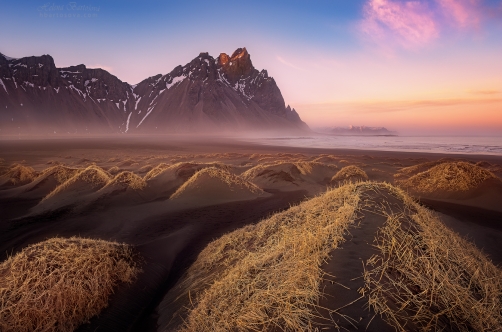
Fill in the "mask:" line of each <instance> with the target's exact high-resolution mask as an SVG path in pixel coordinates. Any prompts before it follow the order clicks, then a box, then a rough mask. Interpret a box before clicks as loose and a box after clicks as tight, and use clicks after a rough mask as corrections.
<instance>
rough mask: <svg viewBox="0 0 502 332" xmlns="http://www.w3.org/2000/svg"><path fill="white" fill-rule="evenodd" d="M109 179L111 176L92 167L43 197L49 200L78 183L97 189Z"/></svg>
mask: <svg viewBox="0 0 502 332" xmlns="http://www.w3.org/2000/svg"><path fill="white" fill-rule="evenodd" d="M110 179H111V175H110V174H109V173H108V172H106V171H104V170H103V169H102V168H101V167H98V166H95V165H92V166H88V167H87V168H85V169H83V170H81V171H79V172H78V173H76V174H75V175H74V176H72V177H71V178H69V179H68V180H66V181H65V182H63V183H62V184H61V185H59V186H57V187H56V189H54V190H53V191H52V192H51V193H50V194H49V195H47V196H45V197H44V199H43V200H42V201H44V200H46V199H49V198H51V197H53V196H55V195H57V194H59V193H60V192H62V191H64V190H66V189H67V188H68V187H70V186H71V185H73V184H75V183H78V182H85V183H88V184H90V185H91V186H93V187H95V188H98V187H103V186H105V185H106V184H107V183H108V182H109V181H110Z"/></svg>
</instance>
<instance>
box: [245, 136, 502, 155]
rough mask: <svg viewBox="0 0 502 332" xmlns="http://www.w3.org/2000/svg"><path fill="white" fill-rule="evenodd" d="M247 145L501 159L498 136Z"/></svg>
mask: <svg viewBox="0 0 502 332" xmlns="http://www.w3.org/2000/svg"><path fill="white" fill-rule="evenodd" d="M248 141H254V142H256V143H260V144H265V145H275V146H292V147H310V148H332V149H336V148H338V149H359V150H377V151H406V152H431V153H451V154H481V155H502V136H500V137H481V136H474V137H473V136H470V137H467V136H466V137H464V136H301V137H293V136H291V137H274V138H256V139H249V140H248Z"/></svg>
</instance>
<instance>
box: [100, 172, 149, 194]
mask: <svg viewBox="0 0 502 332" xmlns="http://www.w3.org/2000/svg"><path fill="white" fill-rule="evenodd" d="M114 184H123V185H126V186H127V187H129V188H131V189H134V190H142V189H144V188H145V187H146V181H145V180H143V178H141V176H138V175H136V174H134V173H133V172H129V171H124V172H121V173H119V174H117V175H115V177H114V178H113V179H112V180H110V182H108V184H107V185H114Z"/></svg>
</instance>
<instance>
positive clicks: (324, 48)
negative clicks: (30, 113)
mask: <svg viewBox="0 0 502 332" xmlns="http://www.w3.org/2000/svg"><path fill="white" fill-rule="evenodd" d="M82 6H84V7H85V8H82ZM75 15H80V17H76V16H75ZM55 16H56V17H55ZM87 16H90V17H87ZM243 46H245V47H246V48H247V49H248V51H249V53H250V54H251V59H252V61H253V64H254V65H255V67H256V68H257V69H264V68H265V69H267V70H268V72H269V74H270V75H271V76H273V77H274V78H275V79H276V81H277V83H278V85H279V87H280V89H281V91H282V93H283V95H284V98H285V100H286V102H287V103H289V104H291V105H292V106H293V107H295V108H296V109H297V110H298V112H299V113H300V115H301V116H302V118H304V119H305V120H306V121H307V122H308V123H309V124H311V125H317V124H330V125H349V124H354V125H383V126H387V127H391V128H395V129H401V128H407V129H409V130H410V132H413V130H419V131H424V130H426V129H427V130H429V131H431V132H432V133H433V132H434V131H437V130H439V129H438V128H442V127H444V125H445V123H446V122H448V124H449V126H450V127H451V128H452V131H454V132H460V131H461V132H466V131H469V132H473V133H477V132H486V131H489V132H490V133H492V134H493V133H495V134H496V133H497V132H499V131H500V132H502V115H501V114H502V111H501V110H502V61H500V59H501V58H502V0H416V1H411V0H344V1H342V0H331V1H298V0H289V1H253V2H222V1H142V2H139V1H95V0H90V1H87V0H85V1H82V2H80V1H75V2H73V1H66V0H64V1H59V0H56V1H44V0H41V1H11V2H7V3H4V4H2V10H1V11H0V52H2V53H4V54H6V55H8V56H11V57H23V56H29V55H41V54H50V55H52V56H53V58H54V59H55V62H56V66H58V67H63V66H69V65H76V64H81V63H83V64H85V65H87V66H88V67H101V68H104V69H106V70H109V71H110V72H111V73H112V74H114V75H116V76H117V77H119V78H120V79H122V80H124V81H127V82H129V83H131V84H135V83H138V82H139V81H140V80H142V79H144V78H146V77H148V76H152V75H155V74H158V73H162V74H165V73H168V72H169V71H171V70H172V69H173V68H174V67H175V66H177V65H179V64H182V65H183V64H185V63H187V62H189V61H190V60H191V59H192V58H194V57H196V56H197V55H198V53H199V52H209V53H210V54H211V55H213V56H215V57H216V56H218V55H219V53H220V52H226V53H232V52H233V51H234V50H235V49H236V48H238V47H243ZM410 105H411V106H410ZM479 110H481V112H482V113H483V112H484V113H483V114H484V116H483V117H479V116H477V117H476V119H474V118H473V117H472V116H470V115H469V114H471V113H472V112H474V111H475V112H477V113H476V114H478V115H479V112H480V111H479ZM452 114H461V116H455V121H454V122H455V123H454V124H451V123H449V122H451V118H452ZM432 115H434V116H433V118H432V121H431V116H432ZM480 118H484V119H485V120H480ZM396 127H397V128H396Z"/></svg>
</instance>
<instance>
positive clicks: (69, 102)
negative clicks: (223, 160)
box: [0, 48, 309, 135]
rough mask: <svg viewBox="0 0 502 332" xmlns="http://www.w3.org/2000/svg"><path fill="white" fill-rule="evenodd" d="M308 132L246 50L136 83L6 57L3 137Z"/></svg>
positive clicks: (81, 68) (203, 57)
mask: <svg viewBox="0 0 502 332" xmlns="http://www.w3.org/2000/svg"><path fill="white" fill-rule="evenodd" d="M131 65H132V64H131ZM308 130H309V128H308V126H307V125H306V124H305V123H304V122H303V121H302V120H301V119H300V117H299V115H298V113H297V112H296V111H295V110H294V109H292V108H291V107H290V106H286V104H285V102H284V98H283V97H282V94H281V91H280V90H279V87H278V86H277V84H276V82H275V80H274V79H273V78H272V77H269V76H268V73H267V71H266V70H261V71H258V70H257V69H255V68H254V67H253V64H252V62H251V57H250V55H249V53H248V51H247V50H246V48H239V49H237V50H236V51H235V52H234V53H233V54H232V55H231V56H229V55H227V54H225V53H221V54H220V55H219V56H218V57H217V58H213V57H212V56H210V55H209V54H208V53H200V54H199V56H197V57H196V58H194V59H193V60H192V61H190V62H189V63H187V64H186V65H184V66H177V67H176V68H174V69H173V70H172V71H171V72H170V73H168V74H165V75H162V74H158V75H155V76H152V77H149V78H146V79H144V80H143V81H141V82H140V83H139V84H136V85H130V84H128V83H126V82H123V81H121V80H120V79H118V78H117V77H115V76H114V75H112V74H110V73H109V72H107V71H106V70H103V69H99V68H97V69H91V68H87V67H86V66H85V65H83V64H81V65H77V66H71V67H66V68H57V67H56V65H55V63H54V59H53V58H52V57H51V56H50V55H42V56H31V57H24V58H19V59H14V58H10V57H7V56H5V55H3V54H1V53H0V135H12V134H34V133H36V134H49V133H50V134H52V133H57V134H115V133H140V134H164V133H224V132H243V131H269V132H275V133H282V132H301V131H308Z"/></svg>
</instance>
